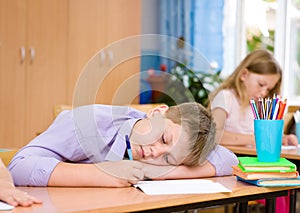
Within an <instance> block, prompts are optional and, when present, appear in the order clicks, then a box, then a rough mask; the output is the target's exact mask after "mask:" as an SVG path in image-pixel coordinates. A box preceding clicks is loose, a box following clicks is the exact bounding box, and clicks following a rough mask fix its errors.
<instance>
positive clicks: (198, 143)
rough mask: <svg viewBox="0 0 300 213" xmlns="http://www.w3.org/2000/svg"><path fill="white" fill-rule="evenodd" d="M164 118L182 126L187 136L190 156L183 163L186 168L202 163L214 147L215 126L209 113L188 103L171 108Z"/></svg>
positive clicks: (193, 103)
mask: <svg viewBox="0 0 300 213" xmlns="http://www.w3.org/2000/svg"><path fill="white" fill-rule="evenodd" d="M165 117H166V118H168V119H170V120H172V121H173V122H174V123H176V124H179V125H182V127H183V129H184V130H185V131H186V132H187V134H188V136H189V142H190V146H189V150H190V154H189V155H188V156H187V158H186V159H185V161H184V162H183V163H184V164H185V165H187V166H197V165H200V164H202V163H204V162H205V160H206V158H207V156H208V154H209V153H210V152H211V151H212V150H213V149H214V148H215V146H216V142H215V134H216V125H215V123H214V122H213V119H212V115H211V113H210V111H209V110H208V109H206V108H205V107H203V106H202V105H201V104H199V103H197V102H188V103H182V104H179V105H176V106H171V107H170V108H169V109H168V110H167V111H166V113H165Z"/></svg>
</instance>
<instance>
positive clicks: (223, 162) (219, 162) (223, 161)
mask: <svg viewBox="0 0 300 213" xmlns="http://www.w3.org/2000/svg"><path fill="white" fill-rule="evenodd" d="M207 160H208V161H209V162H210V163H211V164H212V165H213V166H214V167H215V169H216V176H225V175H231V174H232V166H234V165H238V163H239V161H238V158H237V156H236V155H235V154H234V153H233V152H232V151H230V150H228V149H226V148H225V147H223V146H220V145H217V146H216V148H215V149H214V150H213V151H212V152H211V153H210V154H209V156H208V158H207Z"/></svg>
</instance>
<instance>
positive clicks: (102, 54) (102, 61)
mask: <svg viewBox="0 0 300 213" xmlns="http://www.w3.org/2000/svg"><path fill="white" fill-rule="evenodd" d="M104 62H105V53H104V51H101V52H100V66H102V65H103V64H104Z"/></svg>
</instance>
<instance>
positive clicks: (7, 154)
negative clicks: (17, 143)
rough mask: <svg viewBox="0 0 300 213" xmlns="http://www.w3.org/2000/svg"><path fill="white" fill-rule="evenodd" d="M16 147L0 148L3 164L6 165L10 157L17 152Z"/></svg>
mask: <svg viewBox="0 0 300 213" xmlns="http://www.w3.org/2000/svg"><path fill="white" fill-rule="evenodd" d="M17 151H18V150H17V149H12V150H10V149H9V150H0V158H1V160H2V161H3V163H4V165H5V166H8V164H9V163H10V161H11V160H12V158H13V157H14V156H15V154H16V153H17Z"/></svg>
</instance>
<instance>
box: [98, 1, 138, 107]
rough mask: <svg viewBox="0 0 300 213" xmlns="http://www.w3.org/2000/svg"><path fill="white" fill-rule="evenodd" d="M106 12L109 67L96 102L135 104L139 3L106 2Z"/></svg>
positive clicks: (136, 92)
mask: <svg viewBox="0 0 300 213" xmlns="http://www.w3.org/2000/svg"><path fill="white" fill-rule="evenodd" d="M105 12H106V16H105V17H106V23H107V25H106V33H107V40H106V42H107V44H108V45H109V47H110V48H108V53H109V54H110V56H109V60H111V61H109V64H110V65H111V66H110V68H109V69H110V71H109V74H108V75H107V77H106V78H105V80H104V81H103V83H102V84H101V87H100V88H99V91H98V95H97V102H104V103H112V104H116V105H119V104H129V103H138V102H139V98H138V93H139V91H140V84H139V82H140V78H139V76H140V54H141V53H140V52H141V48H140V44H139V40H140V37H137V35H140V33H141V1H140V0H131V1H130V2H128V1H108V2H107V5H106V11H105ZM134 36H135V38H134Z"/></svg>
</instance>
